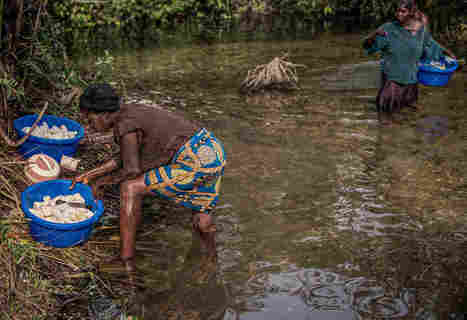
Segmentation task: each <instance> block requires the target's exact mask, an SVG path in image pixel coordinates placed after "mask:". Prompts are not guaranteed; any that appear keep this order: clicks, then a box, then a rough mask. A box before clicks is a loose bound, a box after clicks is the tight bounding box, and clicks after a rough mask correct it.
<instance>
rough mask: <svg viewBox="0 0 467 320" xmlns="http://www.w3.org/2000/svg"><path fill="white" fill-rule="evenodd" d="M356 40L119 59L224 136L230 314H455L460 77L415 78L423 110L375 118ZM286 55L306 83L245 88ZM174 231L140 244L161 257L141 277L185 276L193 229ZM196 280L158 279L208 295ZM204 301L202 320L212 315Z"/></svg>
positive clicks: (222, 258) (224, 247)
mask: <svg viewBox="0 0 467 320" xmlns="http://www.w3.org/2000/svg"><path fill="white" fill-rule="evenodd" d="M360 39H361V35H345V36H342V35H340V36H337V35H328V36H326V37H323V38H322V39H318V40H314V41H291V42H287V41H281V42H276V41H270V42H245V43H231V44H219V45H213V46H209V47H192V48H183V49H182V48H178V49H170V48H169V49H162V48H158V49H147V50H142V51H137V52H130V53H126V54H122V55H121V56H117V57H116V61H117V63H118V66H117V70H118V71H119V73H120V74H121V75H122V77H124V78H125V77H129V78H128V79H133V78H134V79H138V80H139V81H140V83H144V84H145V86H146V87H147V89H148V90H147V91H146V92H145V93H144V94H143V95H144V96H143V98H144V99H149V100H151V101H155V102H158V103H160V104H161V105H163V107H165V108H170V109H183V111H185V112H186V113H187V114H188V115H189V116H190V117H192V118H195V119H197V120H200V121H201V122H202V123H204V124H205V125H206V126H207V127H209V128H211V129H212V130H213V131H214V132H215V133H216V136H218V137H220V138H221V139H222V141H223V143H224V146H225V148H226V154H227V161H228V162H227V168H226V175H225V179H224V182H223V183H224V184H223V187H222V188H223V191H222V198H221V203H220V206H221V208H222V209H219V210H218V211H217V213H216V216H217V220H218V225H219V230H220V232H219V234H218V254H219V261H218V271H217V272H218V273H217V276H218V277H219V279H221V281H222V283H223V285H224V286H225V287H226V288H228V292H230V293H229V294H230V298H229V299H227V300H228V303H227V304H226V306H225V308H224V314H223V317H224V320H233V319H235V320H237V319H238V320H239V319H241V320H244V319H272V320H275V319H297V320H300V319H318V320H326V319H352V320H353V319H377V318H400V319H414V318H415V315H416V314H418V316H417V317H418V318H417V320H418V319H420V320H423V319H424V320H428V319H430V317H432V316H433V314H436V313H439V314H443V315H446V314H448V313H449V312H455V311H456V310H458V305H459V303H458V300H456V299H460V298H459V297H462V295H463V293H462V290H463V289H462V288H463V287H464V284H465V283H467V279H466V276H464V274H467V270H466V269H467V268H466V264H465V263H463V262H462V259H461V258H460V257H463V256H465V249H462V246H457V244H458V242H455V241H453V239H454V238H455V237H458V236H459V234H461V235H462V234H465V233H463V232H464V231H465V226H466V225H467V221H466V218H465V215H464V213H465V207H467V193H466V192H465V190H466V189H465V185H466V183H467V181H466V180H467V175H466V171H465V170H464V169H463V168H465V165H467V164H466V163H465V161H466V160H465V154H466V152H467V144H466V140H465V137H466V136H467V135H466V133H465V128H466V127H467V126H466V125H465V124H466V123H465V119H467V114H466V112H467V110H466V109H465V87H466V83H465V82H466V76H465V73H464V74H456V75H455V76H454V77H453V78H452V79H451V80H450V85H449V86H448V87H446V88H425V87H422V88H421V96H420V108H419V111H418V112H414V113H410V112H408V113H404V114H402V115H400V116H399V118H398V121H399V122H398V123H396V124H394V126H392V127H382V126H380V125H379V124H378V122H377V120H376V118H377V117H376V108H375V106H374V104H373V102H374V95H375V94H376V89H375V88H376V87H377V83H375V82H376V81H377V80H378V78H377V76H376V75H375V73H374V71H375V70H376V71H377V70H378V68H379V66H378V64H377V62H368V57H366V56H365V55H364V54H363V51H362V50H361V48H360ZM284 51H288V52H290V56H291V61H293V62H294V63H300V64H305V65H307V66H308V68H307V70H306V71H303V72H302V71H300V72H302V73H300V74H299V77H300V79H299V83H300V85H301V87H302V90H300V91H297V92H294V93H292V94H264V95H257V96H253V97H245V96H241V95H239V93H238V87H239V84H240V83H241V81H242V80H243V78H244V76H246V73H247V70H250V69H252V68H253V67H254V66H255V65H258V64H264V63H266V62H269V61H270V60H271V58H272V57H274V56H281V55H282V52H284ZM352 65H356V66H357V67H355V68H353V67H351V66H352ZM349 66H350V67H349ZM357 71H358V75H356V74H354V73H355V72H357ZM366 72H371V77H368V78H367V77H365V73H366ZM128 79H127V80H128ZM167 96H170V97H172V98H168V97H167ZM430 116H436V118H430ZM418 118H423V119H448V121H444V120H443V127H442V134H439V135H438V134H431V133H432V132H434V131H436V132H438V131H440V130H438V129H439V128H438V127H436V128H431V127H429V128H428V129H427V128H426V127H423V128H422V129H420V126H421V124H423V125H428V126H429V125H430V124H431V123H432V122H430V121H428V122H427V121H423V120H421V122H420V121H419V119H418ZM417 121H418V122H417ZM445 123H448V125H444V124H445ZM427 133H428V134H429V135H430V141H427V140H426V135H427ZM427 155H430V156H429V157H428V156H427ZM150 214H154V212H150ZM167 217H168V218H167V219H171V215H170V214H168V215H167ZM181 228H182V226H178V227H175V226H173V223H172V224H171V223H166V227H164V228H160V229H158V232H155V233H153V239H150V240H148V239H146V241H154V238H155V239H157V241H158V243H162V244H163V245H161V247H162V248H165V249H164V251H163V252H161V256H168V258H167V259H165V262H164V263H157V259H155V258H147V257H145V258H144V259H146V260H147V261H148V262H147V263H146V264H145V265H146V266H148V268H147V269H146V270H145V272H146V274H145V278H146V281H147V282H148V283H149V284H151V283H157V284H159V283H173V281H171V278H172V280H173V277H177V276H174V275H173V274H174V273H175V274H177V270H183V268H184V257H185V253H186V251H187V246H189V245H190V243H187V241H188V242H189V240H187V239H189V237H188V236H187V232H188V229H189V226H188V225H187V226H183V228H184V229H183V230H182V231H183V232H180V229H181ZM452 230H457V233H456V234H455V235H453V234H452V232H451V231H452ZM463 230H464V231H463ZM422 232H426V233H422ZM456 239H458V238H456ZM149 243H150V242H149ZM447 248H449V250H448V249H447ZM463 250H464V251H463ZM462 252H464V253H462ZM437 259H438V260H437ZM162 260H164V259H162ZM439 261H443V262H442V263H440V262H439ZM187 270H191V269H187ZM461 271H465V273H463V272H461ZM193 273H195V272H194V271H193ZM167 274H170V276H168V278H169V279H166V278H164V275H167ZM190 276H191V271H187V272H185V273H183V277H182V278H180V279H182V280H180V281H178V282H177V285H167V286H166V287H164V288H165V289H164V290H165V291H166V294H167V295H169V296H170V295H172V294H174V292H177V294H176V295H175V296H176V298H174V299H175V301H178V302H177V303H180V302H181V300H179V298H177V297H180V295H183V290H184V289H183V288H187V290H191V291H190V292H191V293H192V294H193V295H194V296H196V295H199V296H201V295H203V294H205V295H206V296H209V295H210V293H209V288H208V287H206V288H205V289H203V290H204V291H203V292H202V291H201V290H194V289H193V288H196V281H195V280H192V279H191V278H190ZM181 284H183V285H181ZM444 284H446V285H444ZM156 289H157V288H155V289H154V290H155V291H156ZM158 289H159V290H160V291H164V290H163V289H162V288H161V287H159V288H158ZM182 289H183V290H182ZM215 292H217V291H215ZM211 294H212V295H214V296H215V295H216V293H211ZM217 294H218V293H217ZM149 296H150V295H149ZM147 301H149V302H151V303H154V304H156V299H148V300H147ZM429 303H431V304H429ZM172 304H175V302H173V303H172ZM428 306H431V307H430V308H431V309H430V308H428ZM197 307H198V309H199V310H198V311H197V312H198V313H193V314H198V318H200V316H199V315H201V314H206V310H204V311H203V305H202V303H201V304H200V305H198V306H197ZM430 310H434V311H433V312H431V311H430ZM203 312H204V313H203ZM216 312H217V311H216ZM193 318H196V317H193ZM204 319H206V318H204ZM204 319H203V320H204ZM213 319H214V318H213Z"/></svg>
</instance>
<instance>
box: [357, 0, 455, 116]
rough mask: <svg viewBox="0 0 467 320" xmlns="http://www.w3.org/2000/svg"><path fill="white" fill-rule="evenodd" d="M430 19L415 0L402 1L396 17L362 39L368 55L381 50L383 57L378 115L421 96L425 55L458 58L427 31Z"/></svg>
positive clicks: (377, 101)
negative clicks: (420, 65) (420, 70)
mask: <svg viewBox="0 0 467 320" xmlns="http://www.w3.org/2000/svg"><path fill="white" fill-rule="evenodd" d="M427 24H428V23H427V18H426V16H425V15H423V13H421V12H420V11H419V10H418V9H417V6H416V4H415V0H401V2H400V3H399V6H398V8H397V11H396V20H395V21H393V22H388V23H385V24H383V25H382V26H380V27H379V28H378V29H376V31H374V32H372V33H371V34H370V35H369V36H368V37H366V39H365V40H364V42H363V47H364V48H365V49H366V50H367V52H368V53H369V54H371V53H374V52H378V51H381V53H382V58H383V61H384V63H383V66H382V85H381V88H380V90H379V92H378V96H377V98H376V103H377V108H378V118H380V116H381V113H382V112H385V113H387V114H388V115H391V114H392V113H393V112H395V111H399V110H400V109H402V108H403V107H406V106H411V107H414V104H415V103H416V102H417V99H418V85H417V82H418V81H417V72H418V63H419V61H420V59H421V58H422V56H423V57H424V58H427V59H428V60H439V59H440V57H441V56H442V54H443V52H446V53H447V54H448V55H449V56H451V57H452V58H454V59H455V58H456V57H455V56H454V54H452V52H451V51H450V50H448V49H445V48H443V47H442V46H441V45H440V44H439V43H438V42H436V41H435V40H434V39H433V37H432V36H431V34H430V32H429V31H428V26H427Z"/></svg>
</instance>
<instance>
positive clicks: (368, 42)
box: [363, 27, 388, 48]
mask: <svg viewBox="0 0 467 320" xmlns="http://www.w3.org/2000/svg"><path fill="white" fill-rule="evenodd" d="M387 34H388V33H387V32H386V31H384V30H383V28H382V27H379V28H378V29H376V30H375V31H373V32H372V33H370V34H369V35H367V36H366V37H365V39H363V46H364V47H365V48H369V47H371V46H372V45H373V43H374V42H375V40H376V37H377V36H382V37H385V36H387Z"/></svg>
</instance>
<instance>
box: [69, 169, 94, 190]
mask: <svg viewBox="0 0 467 320" xmlns="http://www.w3.org/2000/svg"><path fill="white" fill-rule="evenodd" d="M79 182H81V183H84V184H88V182H89V173H87V172H85V173H82V174H80V175H77V176H76V177H74V178H73V180H72V181H71V186H70V190H72V189H74V187H75V185H76V184H77V183H79Z"/></svg>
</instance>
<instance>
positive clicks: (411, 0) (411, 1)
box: [399, 0, 417, 11]
mask: <svg viewBox="0 0 467 320" xmlns="http://www.w3.org/2000/svg"><path fill="white" fill-rule="evenodd" d="M399 8H406V9H408V10H410V11H414V10H417V3H416V2H415V0H401V1H400V2H399Z"/></svg>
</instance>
